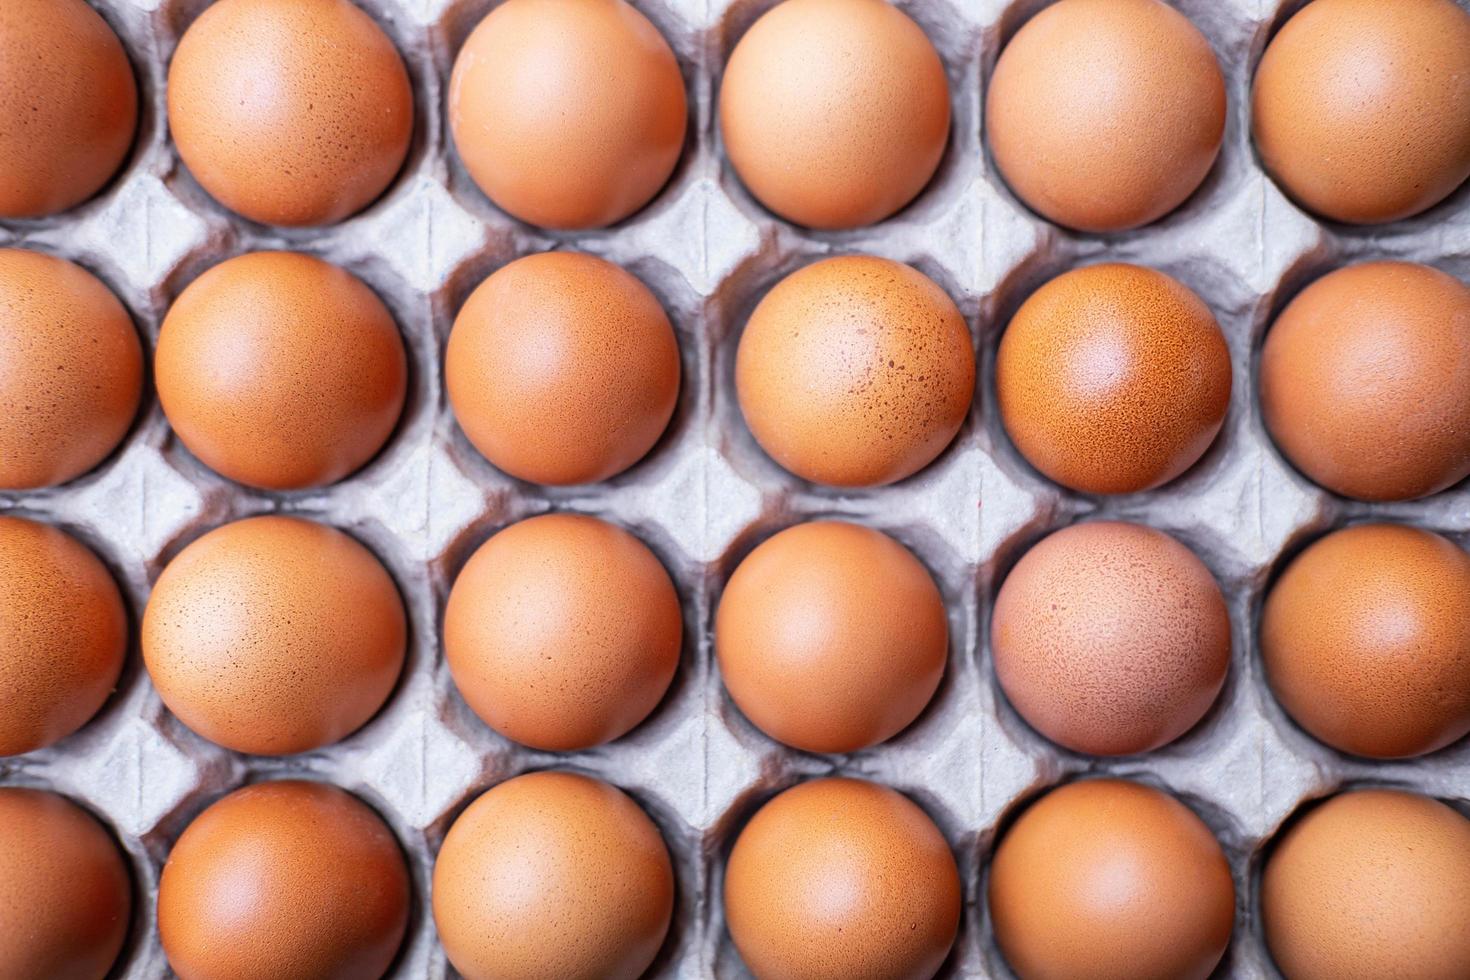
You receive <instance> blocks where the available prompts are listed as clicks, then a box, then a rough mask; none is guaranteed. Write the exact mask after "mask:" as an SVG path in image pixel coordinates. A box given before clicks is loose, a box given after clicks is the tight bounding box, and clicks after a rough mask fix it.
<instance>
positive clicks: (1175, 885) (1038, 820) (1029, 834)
mask: <svg viewBox="0 0 1470 980" xmlns="http://www.w3.org/2000/svg"><path fill="white" fill-rule="evenodd" d="M989 902H990V919H991V922H992V924H993V925H994V928H995V938H996V942H997V943H998V944H999V945H1000V948H1001V952H1003V953H1004V954H1005V957H1006V961H1007V962H1008V963H1009V964H1010V966H1011V968H1012V969H1013V970H1015V971H1016V975H1017V976H1018V977H1019V978H1020V980H1112V978H1116V977H1129V978H1131V980H1205V978H1206V977H1209V976H1211V975H1212V974H1213V971H1214V969H1215V966H1216V964H1218V963H1219V962H1220V958H1221V957H1222V956H1223V955H1224V954H1225V948H1226V946H1227V945H1228V944H1229V942H1230V932H1231V928H1232V926H1233V924H1234V921H1235V883H1234V881H1233V880H1232V879H1231V877H1230V865H1229V864H1228V863H1227V862H1226V860H1225V855H1224V853H1223V852H1222V851H1221V850H1220V844H1219V842H1218V841H1216V840H1215V836H1214V834H1212V833H1211V832H1210V829H1209V828H1208V827H1206V826H1205V825H1204V823H1203V822H1201V821H1200V819H1199V817H1197V816H1195V815H1194V813H1192V812H1191V811H1190V809H1189V808H1188V807H1186V806H1185V805H1184V804H1182V803H1180V802H1179V801H1178V800H1176V799H1175V798H1174V797H1172V796H1170V795H1169V794H1167V793H1163V792H1160V791H1159V790H1156V789H1153V788H1152V787H1149V786H1143V785H1140V784H1138V783H1132V782H1127V781H1125V780H1120V779H1089V780H1084V781H1082V782H1076V783H1068V784H1067V785H1065V786H1062V787H1061V788H1059V789H1056V790H1053V791H1051V792H1050V793H1047V794H1046V795H1045V796H1043V797H1042V798H1041V799H1040V800H1039V801H1037V802H1036V803H1035V804H1033V805H1032V806H1030V807H1029V808H1027V809H1026V810H1025V811H1024V812H1023V813H1022V814H1021V817H1020V819H1018V820H1017V821H1016V822H1015V824H1014V825H1013V826H1012V827H1011V828H1010V830H1009V831H1007V832H1006V833H1005V836H1003V837H1002V838H1001V841H1000V846H999V847H998V848H996V852H995V857H994V858H993V860H992V862H991V865H990V885H989Z"/></svg>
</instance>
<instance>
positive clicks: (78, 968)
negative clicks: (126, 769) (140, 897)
mask: <svg viewBox="0 0 1470 980" xmlns="http://www.w3.org/2000/svg"><path fill="white" fill-rule="evenodd" d="M0 827H3V828H4V832H3V833H0V909H3V910H4V921H5V927H4V928H3V929H0V976H5V977H8V978H10V980H63V978H64V980H103V978H104V977H107V976H110V975H111V969H112V964H113V961H114V960H116V959H117V954H118V951H119V950H120V949H122V944H123V938H124V937H125V936H126V935H127V932H128V920H129V918H130V917H131V916H132V909H133V893H132V883H131V881H130V880H129V876H128V867H127V864H126V863H124V861H123V857H122V854H121V853H119V851H118V848H117V844H116V843H114V841H113V839H112V837H111V836H109V834H108V833H107V831H106V830H104V829H102V825H101V824H99V823H98V822H97V821H96V820H95V819H93V818H92V815H91V814H89V813H88V812H87V811H85V810H83V809H82V808H81V807H79V806H77V805H76V804H75V803H72V802H71V801H70V800H68V799H67V798H66V797H64V796H59V795H57V794H56V793H49V792H46V791H44V790H36V789H21V788H19V787H15V786H6V787H0Z"/></svg>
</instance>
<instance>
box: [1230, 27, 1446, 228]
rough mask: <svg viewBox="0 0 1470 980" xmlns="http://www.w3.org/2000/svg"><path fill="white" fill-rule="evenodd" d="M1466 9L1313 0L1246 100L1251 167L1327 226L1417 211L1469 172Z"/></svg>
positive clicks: (1265, 59)
mask: <svg viewBox="0 0 1470 980" xmlns="http://www.w3.org/2000/svg"><path fill="white" fill-rule="evenodd" d="M1467 118H1470V14H1467V13H1466V12H1465V10H1463V9H1462V8H1461V7H1460V6H1458V5H1457V4H1456V3H1455V2H1454V0H1396V2H1394V3H1383V2H1381V0H1315V2H1313V3H1309V4H1307V5H1306V6H1305V7H1303V8H1302V9H1301V10H1300V11H1298V12H1297V14H1296V15H1295V16H1294V17H1292V18H1291V20H1289V21H1287V22H1286V25H1285V26H1284V27H1282V28H1281V30H1280V31H1279V32H1278V33H1277V35H1276V36H1275V37H1274V38H1272V39H1271V43H1270V44H1269V45H1267V47H1266V52H1265V54H1264V55H1262V56H1261V63H1260V66H1259V67H1258V68H1257V69H1256V78H1255V85H1254V88H1253V89H1252V93H1251V123H1252V127H1253V129H1254V131H1255V142H1256V150H1257V151H1258V152H1259V153H1260V155H1261V162H1262V163H1263V164H1264V165H1265V167H1266V169H1267V170H1268V171H1269V172H1270V173H1271V175H1272V176H1273V177H1275V178H1276V181H1277V183H1279V184H1280V185H1281V187H1282V188H1283V189H1284V190H1285V191H1286V193H1287V194H1289V195H1291V197H1292V198H1294V199H1295V200H1296V201H1297V202H1298V203H1299V204H1301V205H1302V206H1303V207H1305V208H1307V209H1308V210H1310V211H1315V212H1316V213H1317V214H1319V215H1322V216H1323V217H1326V218H1331V219H1333V220H1336V221H1346V222H1351V223H1353V224H1378V223H1380V222H1385V221H1396V220H1398V219H1399V218H1406V217H1408V216H1409V215H1413V214H1418V213H1419V212H1420V211H1423V210H1424V209H1425V208H1428V207H1430V206H1432V205H1434V204H1437V203H1439V202H1440V201H1442V200H1443V199H1444V198H1446V197H1448V196H1449V195H1450V194H1451V193H1452V192H1453V191H1454V190H1455V188H1456V187H1459V186H1460V184H1462V183H1463V182H1464V180H1465V178H1466V177H1470V125H1466V122H1465V120H1466V119H1467Z"/></svg>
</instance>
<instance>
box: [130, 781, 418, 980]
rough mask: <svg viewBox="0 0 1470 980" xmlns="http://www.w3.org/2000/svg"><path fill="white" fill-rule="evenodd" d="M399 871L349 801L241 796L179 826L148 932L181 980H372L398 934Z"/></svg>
mask: <svg viewBox="0 0 1470 980" xmlns="http://www.w3.org/2000/svg"><path fill="white" fill-rule="evenodd" d="M408 905H409V881H408V866H407V864H406V863H405V862H404V859H403V851H402V850H401V849H400V848H399V846H398V841H397V839H396V838H395V837H394V836H393V832H392V831H391V830H389V829H388V827H387V825H386V824H384V823H383V820H382V818H381V817H379V816H378V815H377V814H376V813H374V812H373V811H372V809H371V808H370V807H368V806H367V804H365V803H363V802H362V801H361V800H359V799H358V798H357V797H355V796H353V795H352V794H351V793H347V792H345V791H343V790H340V789H338V788H336V787H335V786H328V785H326V784H324V783H315V782H307V781H304V780H295V779H290V780H280V781H277V782H267V783H257V784H255V785H253V786H246V787H245V788H244V789H238V790H236V791H235V792H233V793H231V794H229V795H228V796H226V797H225V798H224V799H222V800H220V801H219V802H217V803H215V804H214V805H212V806H210V807H209V808H208V809H207V810H205V811H204V812H203V813H201V814H199V816H197V817H195V818H194V822H193V823H191V824H189V826H188V828H187V829H185V831H184V833H183V835H182V836H181V837H179V840H178V843H176V844H175V845H174V848H173V850H172V851H171V852H170V853H169V856H168V863H167V864H165V865H164V866H163V874H162V875H161V876H160V878H159V881H158V934H159V939H160V940H162V942H163V950H164V952H165V953H166V954H167V955H168V962H169V966H171V967H172V968H173V970H174V972H175V973H176V974H178V976H179V977H180V980H276V978H281V977H302V978H306V977H340V978H349V977H351V978H361V980H376V978H378V977H381V976H383V975H384V974H385V973H387V971H388V967H389V965H391V964H392V962H393V957H394V956H395V954H396V953H397V952H398V947H399V946H400V945H401V944H402V942H403V934H404V931H405V929H406V928H407V927H408Z"/></svg>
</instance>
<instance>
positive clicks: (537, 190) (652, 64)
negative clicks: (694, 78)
mask: <svg viewBox="0 0 1470 980" xmlns="http://www.w3.org/2000/svg"><path fill="white" fill-rule="evenodd" d="M687 119H688V106H687V104H686V102H685V98H684V78H683V76H682V75H681V74H680V73H679V62H678V61H677V60H675V58H674V52H673V51H671V50H670V49H669V43H668V42H667V41H666V40H664V37H663V35H662V34H660V33H659V31H658V28H657V27H654V26H653V24H652V23H650V22H649V20H648V18H646V17H644V16H643V15H642V14H641V13H639V12H638V11H637V10H636V9H634V8H633V7H632V6H630V5H629V4H627V3H625V2H623V0H575V2H572V0H506V2H505V3H502V4H500V5H499V6H497V7H496V8H495V9H494V10H492V11H491V12H490V14H489V15H488V16H487V17H486V18H485V19H484V20H482V21H481V22H480V24H479V26H478V27H476V28H475V29H474V31H472V32H471V33H470V36H469V38H468V39H466V41H465V43H464V47H463V48H461V49H460V52H459V56H458V57H457V58H456V59H455V62H454V73H453V75H452V76H450V79H449V126H450V130H451V132H452V133H453V136H454V146H455V149H456V150H458V151H459V158H460V160H462V161H463V162H464V165H465V169H466V170H468V171H469V174H470V177H471V178H472V179H473V180H474V181H475V183H476V184H478V185H479V187H480V189H481V190H482V191H484V192H485V194H486V195H487V196H489V198H490V200H492V201H494V202H495V203H496V204H497V205H499V206H500V207H501V208H502V209H504V210H505V211H507V212H509V213H510V214H511V215H512V216H513V217H516V218H519V219H521V220H522V221H526V222H529V223H531V224H533V225H541V226H542V227H545V228H563V229H576V228H601V227H603V226H605V225H610V224H614V223H616V222H618V221H621V220H623V219H624V218H626V217H628V215H630V214H632V213H633V212H634V211H637V210H638V209H640V208H642V207H643V205H645V204H647V203H648V202H649V201H650V200H652V199H653V196H654V195H655V194H657V193H658V192H659V189H660V188H662V187H663V186H664V184H665V183H667V182H668V179H669V175H670V174H671V173H673V171H674V165H675V164H676V163H678V161H679V154H680V152H681V151H682V150H683V148H684V129H685V126H686V124H687Z"/></svg>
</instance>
